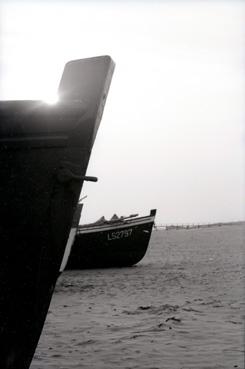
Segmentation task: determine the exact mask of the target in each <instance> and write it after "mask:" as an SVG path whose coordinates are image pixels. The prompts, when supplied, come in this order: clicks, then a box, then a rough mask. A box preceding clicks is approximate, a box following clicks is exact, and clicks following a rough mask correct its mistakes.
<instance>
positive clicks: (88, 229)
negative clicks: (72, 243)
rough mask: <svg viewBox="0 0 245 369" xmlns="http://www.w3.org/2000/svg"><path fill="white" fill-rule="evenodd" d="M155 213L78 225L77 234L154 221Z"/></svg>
mask: <svg viewBox="0 0 245 369" xmlns="http://www.w3.org/2000/svg"><path fill="white" fill-rule="evenodd" d="M154 220H155V215H148V216H144V217H139V218H137V219H128V220H125V221H123V223H119V222H114V223H111V224H109V223H108V224H100V225H99V224H97V225H91V226H78V228H77V235H79V234H82V233H92V232H99V231H101V232H104V231H111V230H113V229H121V228H127V227H130V226H132V227H134V226H137V225H143V224H148V223H154Z"/></svg>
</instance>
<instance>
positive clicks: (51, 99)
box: [43, 94, 59, 105]
mask: <svg viewBox="0 0 245 369" xmlns="http://www.w3.org/2000/svg"><path fill="white" fill-rule="evenodd" d="M43 101H44V102H45V103H46V104H49V105H54V104H57V102H58V101H59V96H58V95H57V94H55V95H50V96H47V97H45V98H44V99H43Z"/></svg>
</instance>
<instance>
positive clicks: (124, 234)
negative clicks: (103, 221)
mask: <svg viewBox="0 0 245 369" xmlns="http://www.w3.org/2000/svg"><path fill="white" fill-rule="evenodd" d="M132 231H133V230H132V228H129V229H123V230H121V231H116V232H111V233H108V235H107V239H108V241H112V240H117V239H119V238H125V237H130V236H131V234H132Z"/></svg>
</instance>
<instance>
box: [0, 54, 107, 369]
mask: <svg viewBox="0 0 245 369" xmlns="http://www.w3.org/2000/svg"><path fill="white" fill-rule="evenodd" d="M113 69H114V63H113V62H112V60H111V58H110V57H108V56H105V57H104V56H103V57H97V58H89V59H83V60H77V61H72V62H69V63H67V64H66V66H65V70H64V73H63V76H62V79H61V82H60V86H59V94H60V102H59V103H58V104H56V105H54V106H51V105H47V104H45V103H43V102H41V101H1V102H0V119H1V125H0V173H1V181H0V200H1V206H0V218H1V229H0V232H1V233H0V239H1V247H0V290H1V295H0V368H1V369H27V368H29V366H30V363H31V360H32V357H33V354H34V351H35V348H36V345H37V342H38V340H39V336H40V334H41V331H42V327H43V324H44V321H45V317H46V314H47V311H48V307H49V304H50V300H51V297H52V293H53V290H54V287H55V283H56V279H57V277H58V276H59V273H60V266H61V262H62V259H63V255H64V250H65V247H66V243H67V239H68V236H69V232H70V229H71V225H72V218H73V214H74V211H75V209H76V205H77V203H78V199H79V195H80V191H81V188H82V185H83V181H84V180H86V170H87V166H88V162H89V157H90V153H91V149H92V146H93V142H94V139H95V136H96V132H97V129H98V127H99V123H100V120H101V116H102V112H103V107H104V104H105V99H106V96H107V93H108V89H109V85H110V81H111V77H112V72H113ZM88 179H91V178H88Z"/></svg>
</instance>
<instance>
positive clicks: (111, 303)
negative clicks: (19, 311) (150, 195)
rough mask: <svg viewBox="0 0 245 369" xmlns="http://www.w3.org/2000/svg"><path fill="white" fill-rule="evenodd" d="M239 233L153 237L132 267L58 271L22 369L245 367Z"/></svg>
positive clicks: (223, 230)
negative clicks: (34, 343)
mask: <svg viewBox="0 0 245 369" xmlns="http://www.w3.org/2000/svg"><path fill="white" fill-rule="evenodd" d="M243 247H244V225H232V226H222V227H210V228H203V229H190V230H169V231H164V230H157V231H154V232H153V233H152V238H151V242H150V246H149V249H148V252H147V254H146V256H145V257H144V259H143V260H142V261H141V262H140V263H139V264H138V265H137V266H135V267H132V268H121V269H116V268H115V269H97V270H82V271H66V272H64V273H63V275H62V276H61V277H60V279H59V281H58V283H57V287H56V291H55V294H54V296H53V299H52V303H51V306H50V309H49V313H48V316H47V320H46V323H45V327H44V330H43V333H42V336H41V339H40V342H39V345H38V348H37V350H36V354H35V357H34V359H33V363H32V365H31V369H44V368H45V369H46V368H47V369H82V368H87V369H116V368H119V369H165V368H166V369H172V368H173V369H190V368H202V369H214V368H215V369H219V368H220V369H226V368H227V369H231V368H244V316H243V314H244V306H245V301H244V263H243Z"/></svg>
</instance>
